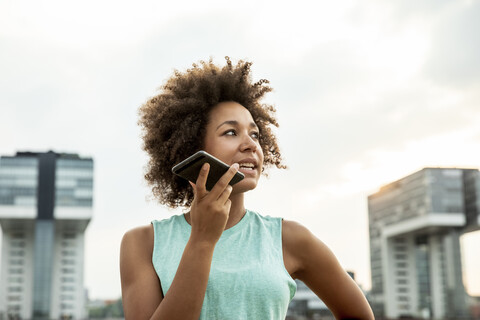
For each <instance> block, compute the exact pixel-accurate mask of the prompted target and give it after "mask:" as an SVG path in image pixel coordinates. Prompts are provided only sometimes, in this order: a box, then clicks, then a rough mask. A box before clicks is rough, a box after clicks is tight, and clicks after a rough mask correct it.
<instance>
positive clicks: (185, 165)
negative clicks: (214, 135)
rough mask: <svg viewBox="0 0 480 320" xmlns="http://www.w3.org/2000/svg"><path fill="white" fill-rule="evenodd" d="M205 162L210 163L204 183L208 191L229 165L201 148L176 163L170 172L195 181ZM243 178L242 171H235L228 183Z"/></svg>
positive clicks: (231, 183) (233, 182)
mask: <svg viewBox="0 0 480 320" xmlns="http://www.w3.org/2000/svg"><path fill="white" fill-rule="evenodd" d="M206 162H208V163H209V164H210V171H209V172H208V177H207V183H206V188H207V190H208V191H210V190H212V188H213V186H214V185H215V184H216V183H217V181H218V180H219V179H220V178H221V177H222V176H223V175H224V174H225V172H227V170H228V168H230V166H229V165H227V164H225V163H224V162H222V161H220V160H218V159H217V158H215V157H214V156H212V155H211V154H208V153H207V152H205V151H203V150H201V151H198V152H196V153H195V154H193V155H191V156H190V157H188V158H187V159H185V160H183V161H182V162H180V163H179V164H176V165H175V166H174V167H173V168H172V172H173V173H174V174H176V175H177V176H180V177H182V178H183V179H186V180H189V181H191V182H193V183H195V182H196V181H197V178H198V174H199V173H200V169H201V168H202V166H203V164H204V163H206ZM243 178H245V176H244V175H243V173H241V172H238V171H237V173H235V175H234V176H233V178H232V180H230V182H229V184H230V185H232V186H233V185H234V184H235V183H237V182H239V181H242V180H243Z"/></svg>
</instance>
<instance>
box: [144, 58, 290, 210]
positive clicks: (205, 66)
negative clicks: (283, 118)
mask: <svg viewBox="0 0 480 320" xmlns="http://www.w3.org/2000/svg"><path fill="white" fill-rule="evenodd" d="M225 60H226V65H225V66H223V67H219V66H217V65H215V64H214V63H213V62H212V59H210V60H209V61H208V62H205V61H200V65H198V64H195V63H194V64H193V65H192V68H190V69H187V71H186V72H180V71H178V70H175V71H174V74H173V76H172V77H170V78H169V79H168V80H167V81H166V83H165V84H164V85H163V86H161V87H160V89H159V91H160V93H159V94H158V95H156V96H154V97H152V98H150V99H149V100H148V101H147V102H146V103H145V104H144V105H142V106H141V107H140V109H139V115H140V119H139V121H138V124H139V125H140V127H141V128H142V132H143V136H142V137H143V142H144V144H143V149H144V150H145V151H146V152H147V154H148V155H149V158H150V159H149V162H148V165H147V167H146V174H145V179H146V181H147V183H148V184H149V185H150V186H151V187H152V191H153V195H154V196H155V197H156V198H157V199H158V200H159V202H160V203H161V204H165V205H167V206H169V207H171V208H176V207H179V206H183V207H189V206H190V205H191V203H192V201H193V191H192V188H191V187H190V185H189V184H188V182H187V181H186V180H184V179H181V178H179V177H177V176H176V175H174V174H172V172H171V168H172V167H173V166H174V165H175V164H177V163H179V162H180V161H182V160H184V159H185V158H187V157H188V156H190V155H192V154H193V153H195V152H196V151H199V150H202V147H203V143H204V139H205V131H206V129H205V128H206V126H207V124H208V121H209V112H210V110H211V109H212V108H213V107H214V106H216V105H217V104H219V103H220V102H225V101H234V102H237V103H239V104H241V105H242V106H244V107H245V108H246V109H247V110H248V111H249V112H250V113H251V115H252V117H253V120H254V121H255V123H256V124H257V126H258V128H259V131H260V140H259V142H260V146H261V148H262V151H263V153H264V163H263V165H264V167H269V166H272V165H275V166H276V167H277V168H285V166H284V165H283V164H282V157H281V154H280V150H279V147H278V145H277V139H276V137H275V135H274V134H273V132H272V130H271V129H270V126H271V125H273V126H275V127H278V123H277V120H276V118H275V108H274V107H273V106H272V105H269V104H262V103H260V100H261V99H262V98H263V97H264V95H265V94H266V93H267V92H270V91H272V88H271V87H270V86H268V83H269V81H268V80H265V79H261V80H259V81H258V82H255V83H252V80H251V78H252V76H251V73H250V66H251V65H252V63H251V62H247V61H243V60H239V61H238V63H237V65H236V66H234V65H233V64H232V62H231V60H230V58H229V57H225ZM264 174H265V172H264Z"/></svg>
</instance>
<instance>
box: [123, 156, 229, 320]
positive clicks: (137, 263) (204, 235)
mask: <svg viewBox="0 0 480 320" xmlns="http://www.w3.org/2000/svg"><path fill="white" fill-rule="evenodd" d="M237 170H238V164H235V165H233V166H232V167H230V169H229V170H228V171H227V173H225V174H224V175H223V176H222V178H220V180H219V181H218V182H217V183H216V184H215V186H214V187H213V189H212V190H211V191H210V192H207V190H206V188H205V184H206V181H207V176H208V171H209V166H208V165H205V166H204V168H203V169H202V170H201V172H200V174H199V177H198V180H197V183H196V185H193V184H192V187H193V189H194V194H195V197H194V200H193V203H192V206H191V207H190V219H191V225H192V231H191V234H190V238H189V240H188V242H187V245H186V246H185V249H184V251H183V255H182V258H181V260H180V264H179V266H178V269H177V272H176V273H175V277H174V278H173V281H172V284H171V286H170V288H169V290H168V292H167V293H166V294H165V296H164V297H163V298H162V294H161V287H160V282H159V280H158V277H157V275H156V273H155V269H154V267H153V264H152V261H151V260H152V252H153V240H154V239H153V227H149V228H147V229H145V228H139V229H134V230H132V231H129V232H127V233H126V234H125V236H124V237H123V240H122V245H121V248H120V276H121V282H122V299H123V307H124V311H125V319H126V320H130V319H135V320H138V319H140V320H142V319H151V320H154V319H155V320H163V319H168V320H174V319H182V320H188V319H198V318H199V316H200V312H201V310H202V305H203V299H204V297H205V291H206V289H207V284H208V277H209V274H210V266H211V263H212V258H213V251H214V249H215V245H216V243H217V241H218V239H219V238H220V236H221V235H222V233H223V230H224V229H225V225H226V223H227V220H228V216H229V212H230V206H231V201H230V199H229V196H230V193H231V191H232V187H231V186H230V185H229V184H228V182H229V181H230V180H231V178H232V177H233V176H234V175H235V173H236V172H237Z"/></svg>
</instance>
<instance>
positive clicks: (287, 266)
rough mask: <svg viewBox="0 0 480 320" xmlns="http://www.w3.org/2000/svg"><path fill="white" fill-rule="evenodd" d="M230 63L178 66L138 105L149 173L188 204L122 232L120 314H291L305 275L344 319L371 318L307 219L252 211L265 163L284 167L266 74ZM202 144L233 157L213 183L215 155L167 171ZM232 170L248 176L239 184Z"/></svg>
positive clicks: (163, 194)
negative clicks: (184, 170)
mask: <svg viewBox="0 0 480 320" xmlns="http://www.w3.org/2000/svg"><path fill="white" fill-rule="evenodd" d="M226 61H227V65H226V66H224V67H222V68H221V67H218V66H216V65H214V64H213V63H212V61H210V62H202V63H201V65H200V66H198V65H195V64H194V65H193V68H191V69H189V70H187V71H186V72H184V73H182V72H179V71H175V73H174V75H173V76H172V77H171V78H170V79H169V80H168V81H167V82H166V84H165V85H164V86H163V87H162V89H161V92H160V93H159V94H158V95H157V96H155V97H153V98H151V99H150V100H149V101H148V102H147V103H146V104H145V105H143V106H142V107H141V108H140V121H139V124H140V125H141V126H142V127H143V130H144V136H143V138H144V149H145V150H146V151H147V153H148V154H149V156H150V161H149V166H148V172H147V174H146V175H145V177H146V180H147V181H148V182H149V183H150V184H151V185H152V187H153V193H154V195H155V196H157V198H158V199H159V201H160V202H161V203H162V204H166V205H168V206H170V207H178V206H183V207H185V208H187V209H188V212H186V213H185V214H184V215H177V216H173V217H172V218H170V219H165V220H162V221H154V222H152V224H151V225H149V226H145V227H140V228H136V229H133V230H131V231H128V232H127V233H126V234H125V236H124V237H123V240H122V245H121V252H120V271H121V281H122V296H123V306H124V311H125V318H126V319H169V320H170V319H199V318H200V319H222V320H223V319H284V318H285V315H286V311H287V308H288V303H289V302H290V300H291V298H292V297H293V295H294V294H295V289H296V285H295V282H294V280H293V279H300V280H302V281H303V282H305V283H306V284H307V285H308V286H309V287H310V288H311V289H312V290H313V291H314V292H315V293H316V294H317V295H318V297H319V298H321V299H322V300H323V301H324V302H325V304H326V305H327V306H328V307H329V308H330V310H331V311H332V312H333V314H334V315H335V317H336V318H337V319H344V318H345V319H346V318H355V319H373V314H372V311H371V309H370V307H369V305H368V303H367V301H366V299H365V297H364V296H363V294H362V292H361V291H360V289H359V288H358V287H357V285H356V284H355V282H354V281H353V280H352V279H351V278H350V277H349V276H348V275H347V273H346V272H345V271H344V270H343V269H342V268H341V266H340V264H339V263H338V261H337V259H336V258H335V256H334V255H333V253H332V252H331V251H330V250H329V249H328V248H327V247H326V246H325V245H324V244H323V243H322V242H321V241H320V240H318V239H317V238H316V237H315V236H314V235H313V234H312V233H310V232H309V231H308V229H307V228H305V227H304V226H302V225H300V224H298V223H296V222H293V221H286V220H283V219H281V218H272V217H270V216H263V215H260V214H258V213H256V212H253V211H250V210H246V209H245V206H244V197H245V193H246V192H247V191H250V190H253V189H255V187H256V186H257V183H258V180H259V178H260V175H261V173H262V172H263V171H264V168H265V167H269V166H273V165H274V166H276V167H278V168H284V166H283V164H282V159H281V155H280V152H279V148H278V145H277V142H276V138H275V136H274V135H273V133H272V131H271V130H270V126H271V125H274V126H278V124H277V122H276V120H275V116H274V113H275V109H274V108H273V107H272V106H270V105H265V104H261V103H260V100H261V99H262V98H263V96H264V95H265V93H267V92H269V91H271V88H270V87H269V86H268V81H267V80H260V81H258V82H256V83H252V82H251V75H250V65H251V63H249V62H244V61H239V62H238V63H237V65H236V66H234V65H232V63H231V61H230V59H229V58H228V57H227V58H226ZM198 150H205V151H206V152H208V153H210V154H212V155H213V156H215V157H217V158H218V159H220V160H222V161H223V162H225V163H227V164H229V165H230V169H229V170H228V171H227V173H225V174H224V175H223V176H222V178H221V179H220V180H219V181H218V182H217V183H216V185H215V186H214V188H213V189H212V190H211V191H210V192H209V191H207V190H206V188H205V182H206V179H207V176H208V172H209V166H208V164H206V165H204V167H203V168H202V170H201V172H200V174H199V176H198V179H197V181H196V183H195V184H193V183H189V182H187V181H186V180H183V179H181V178H178V177H176V176H174V175H173V174H172V173H171V168H172V167H173V165H175V164H176V163H178V162H180V161H182V160H184V159H185V158H187V157H188V156H190V155H192V154H193V153H194V152H196V151H198ZM237 171H240V172H242V173H243V174H244V175H245V178H244V179H243V180H242V181H240V182H238V183H237V184H235V185H233V187H232V186H230V185H229V184H228V182H229V181H230V179H231V178H232V177H233V175H234V174H235V173H236V172H237Z"/></svg>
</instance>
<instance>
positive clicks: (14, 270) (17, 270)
mask: <svg viewBox="0 0 480 320" xmlns="http://www.w3.org/2000/svg"><path fill="white" fill-rule="evenodd" d="M8 273H10V274H22V273H23V269H22V268H10V269H8Z"/></svg>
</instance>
